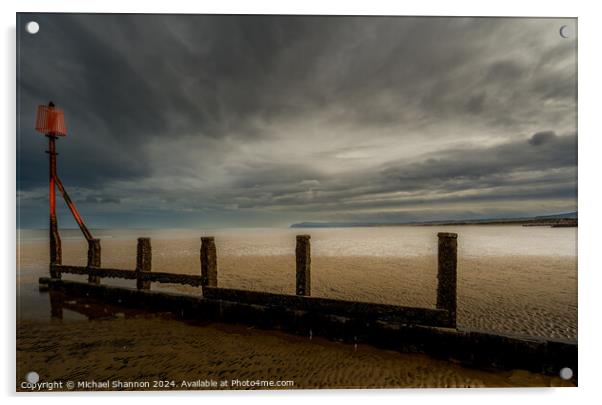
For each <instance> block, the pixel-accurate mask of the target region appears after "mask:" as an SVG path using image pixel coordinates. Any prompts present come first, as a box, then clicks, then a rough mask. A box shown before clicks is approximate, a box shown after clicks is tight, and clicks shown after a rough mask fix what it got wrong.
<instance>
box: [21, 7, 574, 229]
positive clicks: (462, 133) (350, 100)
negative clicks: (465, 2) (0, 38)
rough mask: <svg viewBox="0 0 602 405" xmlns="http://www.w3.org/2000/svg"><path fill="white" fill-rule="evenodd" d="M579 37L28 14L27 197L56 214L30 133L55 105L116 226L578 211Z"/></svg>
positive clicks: (320, 22)
mask: <svg viewBox="0 0 602 405" xmlns="http://www.w3.org/2000/svg"><path fill="white" fill-rule="evenodd" d="M33 19H35V20H36V21H38V22H39V23H40V26H41V29H40V32H39V34H37V35H27V34H22V27H23V24H24V23H25V22H27V21H29V20H33ZM560 23H562V24H566V23H574V21H572V20H558V19H556V20H554V19H493V18H483V19H470V18H396V17H375V18H367V17H345V18H342V17H326V16H325V17H296V16H192V15H191V16H181V15H179V16H178V15H171V16H165V15H164V16H160V15H81V14H35V15H32V14H21V15H20V16H19V27H18V29H19V30H20V32H21V34H20V44H19V72H18V89H19V99H18V103H19V105H18V107H19V113H20V115H19V117H18V119H19V120H18V124H19V142H18V148H17V152H18V156H19V160H18V163H19V165H18V177H19V181H18V189H19V193H20V199H21V202H22V204H23V206H24V207H29V206H30V205H28V204H31V209H32V211H33V210H34V209H35V207H38V208H40V207H41V205H42V202H43V198H42V197H43V196H44V195H45V194H44V192H45V187H46V185H45V184H46V181H47V174H46V170H47V162H46V160H45V159H46V157H45V155H44V154H43V150H44V147H45V146H44V142H45V140H44V138H43V137H42V136H41V135H39V134H36V133H35V132H34V131H33V129H31V127H32V126H33V120H34V114H35V106H36V105H37V104H41V103H45V102H47V101H48V100H51V99H52V100H53V101H55V102H56V103H57V104H58V105H59V106H60V107H62V108H64V109H65V112H66V119H67V126H68V132H69V134H68V136H67V137H66V138H65V139H61V140H59V152H60V153H61V155H60V157H59V171H60V173H61V177H62V178H63V181H64V182H65V184H66V185H67V186H68V187H69V188H70V190H72V194H74V198H76V200H77V201H78V202H79V203H80V204H82V207H83V208H82V211H83V210H84V209H85V210H87V212H88V213H90V214H89V215H92V216H97V217H98V218H101V217H102V218H104V219H103V220H102V221H100V222H102V223H105V222H106V221H107V218H111V216H113V217H114V218H117V217H120V218H121V216H122V215H123V214H124V213H127V212H131V211H132V210H134V209H137V210H146V211H147V212H149V215H150V218H153V216H152V215H156V216H157V217H159V216H161V217H162V215H163V214H161V215H159V213H166V214H165V216H166V217H168V213H169V212H171V213H173V215H174V217H175V216H176V215H178V214H177V213H179V212H189V213H191V214H190V216H191V218H196V219H198V221H200V222H203V223H205V221H207V220H210V221H212V220H213V221H214V222H215V223H217V224H219V223H220V221H221V220H222V219H223V220H224V221H227V220H228V218H234V219H235V220H236V221H241V223H244V221H246V220H248V219H249V218H260V219H261V221H266V222H268V223H269V222H270V221H272V222H273V221H277V222H278V221H283V222H287V221H288V222H290V221H292V220H304V219H315V218H324V219H328V218H331V217H332V218H334V217H337V218H343V217H346V218H347V217H352V216H354V215H355V216H356V217H357V218H373V217H381V216H383V217H392V216H395V215H396V214H394V213H386V212H384V211H382V210H394V209H395V207H397V208H399V209H402V208H403V209H406V208H407V209H409V210H411V209H414V210H415V215H423V214H424V213H423V211H421V210H420V209H419V208H420V207H422V206H424V205H430V206H433V207H436V208H437V209H439V210H440V212H444V211H445V210H446V209H448V208H449V207H450V206H451V205H453V204H460V203H464V204H465V208H464V211H465V212H466V213H475V212H483V210H485V208H483V209H480V208H479V206H478V205H479V204H480V202H482V201H487V202H490V203H491V204H493V205H495V202H496V201H497V202H499V207H497V208H496V209H497V210H499V211H500V212H501V211H505V212H518V211H520V207H519V204H517V203H516V201H522V202H521V203H520V206H521V207H524V210H523V211H524V212H535V211H536V210H544V211H545V210H569V209H574V206H575V187H576V186H575V169H576V135H575V132H576V128H575V119H576V85H575V84H576V65H575V56H576V42H575V40H573V39H569V40H565V39H562V38H560V37H559V36H558V26H559V24H560ZM548 128H549V130H548ZM525 200H528V203H525ZM36 201H38V202H36ZM36 204H37V205H36ZM446 204H447V205H446ZM450 204H451V205H450ZM482 204H484V203H482ZM486 205H487V204H484V205H483V207H485V206H486ZM446 207H447V208H446ZM538 207H539V208H538ZM40 209H41V208H40ZM493 209H494V208H491V210H493ZM378 210H381V211H382V212H380V211H378ZM277 212H284V214H275V213H277ZM308 212H310V215H311V216H312V218H307V215H308ZM233 213H236V215H234V214H233ZM270 213H272V214H273V215H272V214H270ZM419 213H420V214H419ZM195 215H196V217H195ZM270 215H272V217H273V218H272V219H270ZM403 215H406V216H412V215H414V214H408V213H406V214H403ZM193 220H194V219H193ZM258 220H259V219H258ZM103 221H104V222H103ZM166 221H167V222H169V220H168V219H166ZM109 222H110V221H109Z"/></svg>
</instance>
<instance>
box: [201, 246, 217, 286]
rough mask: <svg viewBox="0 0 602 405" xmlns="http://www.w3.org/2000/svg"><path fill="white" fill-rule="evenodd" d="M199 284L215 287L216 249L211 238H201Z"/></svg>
mask: <svg viewBox="0 0 602 405" xmlns="http://www.w3.org/2000/svg"><path fill="white" fill-rule="evenodd" d="M201 283H202V285H204V286H210V287H217V249H216V247H215V238H213V237H212V236H203V237H201Z"/></svg>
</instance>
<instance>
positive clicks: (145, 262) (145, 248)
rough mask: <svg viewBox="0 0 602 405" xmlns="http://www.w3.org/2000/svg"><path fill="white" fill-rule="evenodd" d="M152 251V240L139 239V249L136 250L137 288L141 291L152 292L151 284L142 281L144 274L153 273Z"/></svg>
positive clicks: (147, 281)
mask: <svg viewBox="0 0 602 405" xmlns="http://www.w3.org/2000/svg"><path fill="white" fill-rule="evenodd" d="M152 258H153V256H152V251H151V242H150V238H138V247H137V250H136V272H137V273H138V278H137V280H136V288H138V289H139V290H150V286H151V282H150V281H149V280H143V279H142V277H141V276H142V273H143V272H148V271H151V266H152Z"/></svg>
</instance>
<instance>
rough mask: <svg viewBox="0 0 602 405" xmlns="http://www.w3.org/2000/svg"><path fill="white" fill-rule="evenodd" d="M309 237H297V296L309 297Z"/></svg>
mask: <svg viewBox="0 0 602 405" xmlns="http://www.w3.org/2000/svg"><path fill="white" fill-rule="evenodd" d="M309 239H310V236H309V235H297V247H296V248H295V260H296V262H297V288H296V292H297V295H306V296H309V295H311V246H310V243H309Z"/></svg>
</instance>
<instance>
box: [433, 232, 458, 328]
mask: <svg viewBox="0 0 602 405" xmlns="http://www.w3.org/2000/svg"><path fill="white" fill-rule="evenodd" d="M437 237H438V238H439V248H438V269H437V308H439V309H445V310H447V311H448V312H449V315H450V319H451V322H452V325H451V326H452V327H456V306H457V267H458V234H457V233H448V232H440V233H439V234H437Z"/></svg>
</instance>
